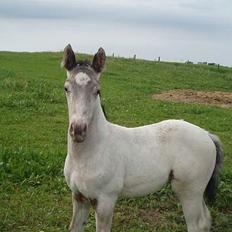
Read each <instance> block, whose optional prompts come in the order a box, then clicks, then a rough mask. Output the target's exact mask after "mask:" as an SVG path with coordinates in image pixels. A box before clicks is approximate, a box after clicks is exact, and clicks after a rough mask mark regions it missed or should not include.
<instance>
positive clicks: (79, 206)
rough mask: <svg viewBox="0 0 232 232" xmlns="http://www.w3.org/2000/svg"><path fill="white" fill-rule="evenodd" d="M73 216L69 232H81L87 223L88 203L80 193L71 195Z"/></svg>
mask: <svg viewBox="0 0 232 232" xmlns="http://www.w3.org/2000/svg"><path fill="white" fill-rule="evenodd" d="M72 203H73V215H72V220H71V223H70V226H69V231H70V232H83V231H84V226H85V224H86V223H87V218H88V214H89V209H90V202H89V201H88V199H86V198H85V197H84V196H83V195H82V194H81V193H72Z"/></svg>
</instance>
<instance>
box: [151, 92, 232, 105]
mask: <svg viewBox="0 0 232 232" xmlns="http://www.w3.org/2000/svg"><path fill="white" fill-rule="evenodd" d="M152 98H153V99H155V100H164V101H171V102H184V103H201V104H207V105H216V106H220V107H232V93H229V92H222V91H212V92H207V91H196V90H192V89H175V90H170V91H167V92H163V93H160V94H154V95H153V96H152Z"/></svg>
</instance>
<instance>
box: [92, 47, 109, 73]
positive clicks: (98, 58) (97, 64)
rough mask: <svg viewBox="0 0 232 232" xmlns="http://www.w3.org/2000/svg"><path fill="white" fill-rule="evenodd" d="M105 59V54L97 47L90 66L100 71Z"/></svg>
mask: <svg viewBox="0 0 232 232" xmlns="http://www.w3.org/2000/svg"><path fill="white" fill-rule="evenodd" d="M105 61H106V54H105V51H104V49H103V48H99V49H98V52H97V53H96V54H95V55H94V57H93V62H92V68H93V69H94V70H95V71H96V72H97V73H100V72H102V70H103V68H104V66H105Z"/></svg>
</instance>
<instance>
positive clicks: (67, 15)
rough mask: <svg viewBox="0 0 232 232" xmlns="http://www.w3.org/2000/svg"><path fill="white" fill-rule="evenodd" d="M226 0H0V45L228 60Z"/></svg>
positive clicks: (230, 6)
mask: <svg viewBox="0 0 232 232" xmlns="http://www.w3.org/2000/svg"><path fill="white" fill-rule="evenodd" d="M231 12H232V1H231V0H211V1H209V0H143V1H142V0H0V29H1V30H0V31H1V36H0V51H3V50H4V51H6V50H7V51H61V50H63V48H64V47H65V45H67V44H68V43H70V44H71V45H72V47H73V49H74V50H75V51H76V52H81V53H90V54H93V53H95V52H96V51H97V49H98V48H99V47H100V46H102V47H103V48H104V49H105V51H106V53H107V55H112V54H113V53H114V54H115V55H116V56H123V57H133V56H134V54H136V56H137V57H138V58H142V59H149V60H155V59H157V58H158V57H161V60H166V61H177V62H184V61H187V60H191V61H193V62H204V61H207V62H215V63H219V64H222V65H228V66H232V58H231V55H232V46H231V41H232V13H231Z"/></svg>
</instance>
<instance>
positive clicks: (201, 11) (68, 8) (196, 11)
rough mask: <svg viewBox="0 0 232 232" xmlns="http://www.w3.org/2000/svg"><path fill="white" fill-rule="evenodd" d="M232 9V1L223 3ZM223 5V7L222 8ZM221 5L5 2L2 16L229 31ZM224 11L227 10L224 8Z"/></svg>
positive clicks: (191, 0) (193, 0)
mask: <svg viewBox="0 0 232 232" xmlns="http://www.w3.org/2000/svg"><path fill="white" fill-rule="evenodd" d="M222 1H223V2H225V3H227V5H230V6H232V3H230V2H231V1H229V0H222ZM219 3H220V4H219ZM221 5H222V4H221V1H219V0H214V1H211V2H209V1H206V0H202V1H197V0H188V1H186V0H177V1H171V0H163V1H151V0H144V1H139V0H124V1H123V0H117V1H116V0H111V1H106V0H101V1H97V0H89V1H84V0H76V1H74V0H66V1H62V0H57V1H55V0H42V1H41V0H40V1H39V0H30V1H29V0H2V1H1V2H0V16H1V17H4V18H24V19H67V20H69V19H73V20H77V21H78V22H85V21H88V22H91V21H93V22H108V23H111V22H112V23H122V24H130V25H133V26H143V27H152V26H153V27H157V26H158V27H164V28H165V27H168V28H179V29H182V30H192V31H200V32H205V31H208V32H214V31H217V33H218V32H219V31H226V30H228V28H230V27H231V25H232V24H231V22H232V16H231V14H227V13H225V12H227V11H223V12H221V13H220V9H222V6H221ZM223 10H224V8H223Z"/></svg>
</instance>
